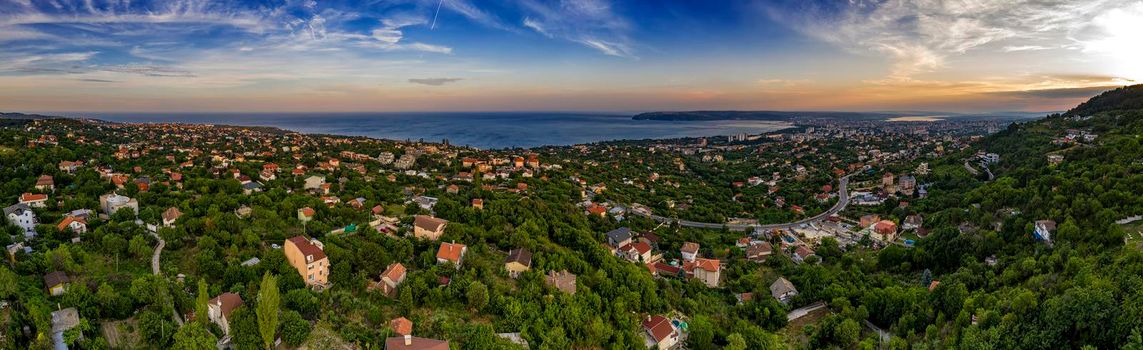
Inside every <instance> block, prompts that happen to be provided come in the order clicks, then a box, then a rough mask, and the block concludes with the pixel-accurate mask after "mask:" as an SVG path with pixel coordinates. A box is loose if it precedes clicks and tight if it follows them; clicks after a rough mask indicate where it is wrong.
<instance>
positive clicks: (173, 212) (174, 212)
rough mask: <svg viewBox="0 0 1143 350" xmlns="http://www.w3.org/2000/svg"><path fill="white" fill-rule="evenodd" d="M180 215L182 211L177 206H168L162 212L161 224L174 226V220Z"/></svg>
mask: <svg viewBox="0 0 1143 350" xmlns="http://www.w3.org/2000/svg"><path fill="white" fill-rule="evenodd" d="M182 216H183V212H181V211H179V208H176V207H170V208H168V209H167V211H164V212H163V226H166V227H174V226H175V221H176V220H178V219H179V218H180V217H182Z"/></svg>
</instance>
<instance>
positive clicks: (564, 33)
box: [520, 0, 638, 59]
mask: <svg viewBox="0 0 1143 350" xmlns="http://www.w3.org/2000/svg"><path fill="white" fill-rule="evenodd" d="M520 4H521V6H522V7H523V8H524V10H525V14H526V16H525V17H524V19H523V20H522V21H521V25H522V26H524V27H525V28H528V29H531V30H532V31H534V32H536V33H539V34H540V35H543V36H546V37H549V38H559V39H564V40H568V41H571V42H575V43H579V44H581V45H583V46H586V47H588V48H591V49H594V50H596V51H599V52H600V53H603V54H605V55H608V56H616V57H625V58H632V59H635V58H638V56H637V55H636V54H635V50H634V49H633V45H632V40H631V38H630V37H629V35H628V32H629V30H630V24H629V22H628V21H627V19H625V18H624V17H622V16H620V15H619V14H618V13H616V11H615V9H614V8H612V6H611V3H610V2H608V1H605V0H563V1H559V2H557V3H554V4H552V3H545V2H540V1H537V0H522V1H521V2H520Z"/></svg>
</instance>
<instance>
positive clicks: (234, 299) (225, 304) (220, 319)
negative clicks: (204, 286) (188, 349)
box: [206, 293, 242, 335]
mask: <svg viewBox="0 0 1143 350" xmlns="http://www.w3.org/2000/svg"><path fill="white" fill-rule="evenodd" d="M239 306H242V297H241V296H239V295H238V294H234V293H222V294H221V295H219V296H217V297H214V299H210V301H209V302H207V304H206V313H207V316H208V317H209V318H210V322H214V324H217V325H218V328H222V333H223V334H226V335H230V314H231V313H232V312H234V309H237V308H238V307H239Z"/></svg>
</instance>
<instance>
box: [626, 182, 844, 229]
mask: <svg viewBox="0 0 1143 350" xmlns="http://www.w3.org/2000/svg"><path fill="white" fill-rule="evenodd" d="M852 175H853V174H850V175H846V176H843V177H842V178H841V180H839V181H838V186H837V187H838V189H837V203H836V204H834V205H833V207H831V208H829V210H826V211H824V212H822V213H821V214H818V215H815V216H813V217H810V218H806V219H802V220H798V221H794V222H787V223H780V224H766V225H759V224H733V225H732V224H725V223H712V222H698V221H688V220H678V219H674V218H668V217H665V216H659V215H650V218H651V219H652V220H655V221H656V222H660V223H676V222H677V223H678V224H679V226H683V227H693V228H706V229H715V230H718V229H722V228H723V227H726V228H728V229H730V230H731V231H749V230H758V229H761V230H773V229H789V228H794V227H798V226H801V225H805V224H808V223H811V222H815V221H820V220H823V219H825V218H827V217H829V216H830V215H833V214H837V213H839V212H841V211H842V210H845V206H847V205H849V189H848V187H849V177H850V176H852ZM632 213H633V214H636V215H639V214H638V213H634V212H632Z"/></svg>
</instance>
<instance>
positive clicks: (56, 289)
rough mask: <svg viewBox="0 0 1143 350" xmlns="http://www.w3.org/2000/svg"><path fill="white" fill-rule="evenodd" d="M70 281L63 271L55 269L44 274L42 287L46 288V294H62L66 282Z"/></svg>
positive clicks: (65, 287)
mask: <svg viewBox="0 0 1143 350" xmlns="http://www.w3.org/2000/svg"><path fill="white" fill-rule="evenodd" d="M70 283H71V278H68V277H67V274H66V273H64V272H63V271H55V272H51V273H48V274H46V275H44V287H45V288H47V290H48V294H51V295H52V296H60V295H63V293H64V292H67V287H68V284H70Z"/></svg>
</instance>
